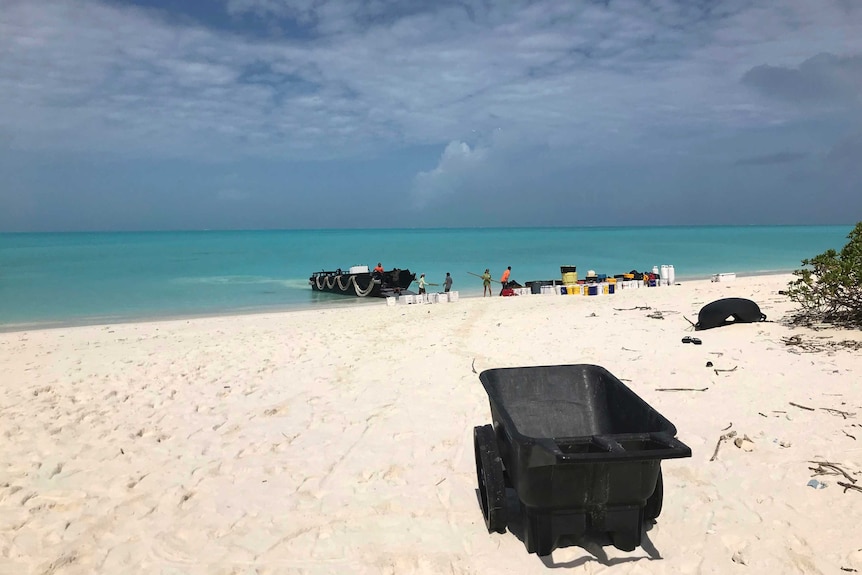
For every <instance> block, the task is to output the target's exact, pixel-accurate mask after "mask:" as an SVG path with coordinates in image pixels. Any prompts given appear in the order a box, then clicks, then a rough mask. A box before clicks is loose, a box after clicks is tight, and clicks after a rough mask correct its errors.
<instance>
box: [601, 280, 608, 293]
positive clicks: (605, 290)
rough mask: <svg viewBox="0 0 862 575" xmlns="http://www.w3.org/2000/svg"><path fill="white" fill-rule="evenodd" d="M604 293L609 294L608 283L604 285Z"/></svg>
mask: <svg viewBox="0 0 862 575" xmlns="http://www.w3.org/2000/svg"><path fill="white" fill-rule="evenodd" d="M602 293H603V294H605V295H607V294H608V284H606V283H603V284H602Z"/></svg>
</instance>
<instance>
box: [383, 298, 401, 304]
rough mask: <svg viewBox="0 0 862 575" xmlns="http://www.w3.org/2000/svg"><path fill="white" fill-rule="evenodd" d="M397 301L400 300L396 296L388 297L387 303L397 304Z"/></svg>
mask: <svg viewBox="0 0 862 575" xmlns="http://www.w3.org/2000/svg"><path fill="white" fill-rule="evenodd" d="M396 303H398V300H397V299H396V298H394V297H388V298H386V305H395V304H396Z"/></svg>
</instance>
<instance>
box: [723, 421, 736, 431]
mask: <svg viewBox="0 0 862 575" xmlns="http://www.w3.org/2000/svg"><path fill="white" fill-rule="evenodd" d="M731 427H733V422H732V421H731V422H730V423H728V424H727V427H725V428H724V429H722V431H727V430H728V429H730V428H731Z"/></svg>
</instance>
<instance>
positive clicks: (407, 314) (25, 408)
mask: <svg viewBox="0 0 862 575" xmlns="http://www.w3.org/2000/svg"><path fill="white" fill-rule="evenodd" d="M789 279H790V276H787V275H783V276H782V275H776V276H761V277H748V278H739V279H737V280H736V281H735V282H729V283H726V284H725V283H710V282H708V281H698V282H685V283H684V284H682V285H679V286H673V287H668V288H658V289H640V290H625V291H622V292H620V293H618V294H616V295H614V296H605V297H577V296H566V297H563V296H538V295H537V296H528V297H512V298H500V297H494V298H485V299H482V298H468V299H461V301H458V302H454V303H449V304H436V305H412V306H406V305H399V306H395V307H389V306H387V305H385V303H384V302H383V301H381V303H380V305H375V306H370V305H369V306H357V307H355V308H352V309H324V310H303V311H296V312H289V313H272V314H262V315H246V316H237V317H213V318H199V319H193V320H174V321H162V322H147V323H133V324H118V325H108V326H86V327H70V328H61V329H47V330H40V331H26V332H23V331H21V332H11V333H2V334H0V374H2V376H0V379H2V385H0V439H2V442H0V573H2V574H4V575H5V574H15V575H23V574H31V573H32V574H40V575H41V574H55V573H56V574H73V573H74V574H91V573H112V574H113V573H118V574H119V573H124V574H125V573H148V574H154V573H160V574H169V573H170V574H180V573H189V574H225V575H227V574H253V573H254V574H275V573H308V574H319V573H360V574H366V573H367V574H378V573H382V574H405V573H422V574H438V573H456V574H462V573H464V574H466V573H470V574H486V573H512V574H516V573H517V574H523V573H546V572H547V570H548V567H549V566H554V567H578V568H579V569H578V572H585V573H603V572H613V573H729V572H745V571H746V569H747V572H750V573H839V572H852V571H848V570H851V569H855V570H858V571H859V572H860V573H862V536H860V535H859V534H858V532H857V530H858V525H859V521H860V520H862V492H859V491H855V490H852V489H850V490H845V489H844V488H843V487H842V486H840V485H839V484H838V483H839V481H840V482H844V483H850V484H851V485H852V484H853V482H856V485H862V389H860V387H859V385H858V382H859V380H860V376H862V361H860V356H862V352H860V351H858V350H853V349H847V348H843V347H836V346H833V345H831V344H833V343H834V342H839V341H843V340H854V341H859V340H862V334H860V333H859V332H853V331H842V330H834V329H825V330H818V331H813V330H810V329H801V328H799V329H792V328H790V327H787V326H786V325H784V324H782V323H780V322H779V321H778V320H780V319H781V318H782V317H784V316H785V314H786V312H787V311H788V310H790V309H792V307H793V306H792V303H791V302H789V301H788V300H787V298H786V297H785V296H783V295H780V294H779V293H778V290H781V289H784V288H785V286H786V284H787V281H788V280H789ZM732 296H733V297H746V298H750V299H752V300H754V301H755V302H757V303H758V304H759V305H760V307H761V309H762V310H763V311H764V313H766V314H767V316H768V319H769V320H775V321H770V322H765V323H757V324H744V325H733V326H727V327H723V328H719V329H714V330H707V331H701V332H698V333H697V337H699V338H700V339H701V340H702V341H703V345H700V346H695V345H691V344H683V343H681V338H682V337H684V336H686V335H695V334H694V333H693V331H692V330H691V329H690V327H689V324H688V323H687V321H686V320H685V319H684V317H683V316H685V317H687V318H689V319H691V320H692V321H696V317H697V312H698V310H699V309H700V308H701V307H702V306H703V305H705V304H706V303H709V302H710V301H713V300H715V299H718V298H721V297H732ZM637 306H649V307H650V308H652V309H651V310H649V311H647V310H643V309H631V308H635V307H637ZM652 311H661V312H662V314H663V316H664V319H654V318H651V317H648V314H649V313H651V312H652ZM790 336H800V337H801V340H799V341H801V342H803V343H806V344H810V345H811V346H815V345H816V346H817V347H818V349H810V348H804V347H803V346H800V345H787V344H786V343H785V338H787V337H790ZM708 361H711V362H712V363H713V364H714V367H713V368H707V367H705V365H706V362H708ZM568 363H593V364H598V365H601V366H604V367H606V368H607V369H608V370H610V371H611V372H612V373H613V374H614V375H616V376H617V377H619V378H621V379H624V380H626V382H627V385H629V386H630V387H631V388H632V389H633V390H634V391H635V392H636V393H637V394H638V395H640V396H641V397H642V398H643V399H644V400H646V401H647V402H648V403H649V404H650V405H652V406H653V407H655V408H656V409H657V410H658V411H659V412H661V413H662V414H663V415H664V416H665V417H667V418H668V419H669V420H670V421H672V422H673V423H674V424H675V425H676V427H677V429H678V432H679V435H678V437H679V438H680V439H681V440H682V441H683V442H685V443H686V444H687V445H689V446H690V447H691V448H692V451H693V456H692V457H691V458H689V459H677V460H669V461H665V462H663V463H662V470H663V474H664V490H665V491H664V493H665V496H664V509H663V512H662V514H661V516H660V517H659V518H658V520H657V523H656V524H655V525H653V526H651V528H650V529H649V530H648V531H647V532H646V533H645V535H644V539H643V541H644V544H643V546H642V547H639V548H638V549H636V550H635V551H633V552H631V553H625V552H622V551H619V550H617V549H615V548H614V547H612V546H604V547H601V546H599V545H598V544H597V543H596V542H595V541H590V540H587V541H585V542H582V543H581V544H580V545H571V546H567V547H563V548H559V549H557V550H556V551H554V553H553V554H552V556H550V557H545V558H539V557H537V556H536V555H531V554H528V553H527V552H526V550H525V548H524V544H523V542H522V541H521V540H520V539H519V538H518V537H516V536H515V535H513V534H512V533H511V532H507V533H505V534H497V533H494V534H489V533H488V532H487V530H486V528H485V525H484V523H483V520H482V515H481V511H480V507H479V504H478V501H477V495H476V471H475V465H474V456H473V441H472V431H473V427H474V426H476V425H482V424H486V423H490V411H489V407H488V400H487V396H486V394H485V391H484V389H483V388H482V386H481V384H480V383H479V380H478V375H477V374H476V373H475V372H474V367H475V371H476V372H480V371H482V370H484V369H489V368H495V367H510V366H529V365H549V364H568ZM717 370H719V371H717ZM720 370H731V371H720ZM661 388H694V389H697V390H701V391H675V392H667V391H659V389H661ZM791 403H793V404H796V405H791ZM830 410H831V411H830ZM728 429H729V430H733V431H736V432H737V433H738V437H743V436H747V437H748V438H750V440H751V441H750V442H744V443H743V444H742V447H737V446H736V445H734V444H733V442H727V443H724V444H723V445H722V446H721V448H720V450H719V452H718V455H717V457H716V459H715V460H714V461H710V458H711V457H712V456H713V452H714V450H715V446H716V442H717V440H718V438H719V437H720V436H721V435H722V434H723V433H726V432H727V430H728ZM812 461H822V462H831V463H837V464H839V466H840V468H841V469H843V470H845V471H846V472H847V474H848V476H849V477H844V476H842V475H820V476H817V477H814V479H817V480H818V481H820V482H822V483H823V484H825V488H822V489H816V488H813V487H810V486H808V485H807V484H808V482H809V481H810V480H811V479H812V475H813V472H812V471H811V470H810V469H809V468H811V467H815V468H816V467H817V466H816V465H815V464H813V463H811V462H812ZM842 568H843V569H844V571H841V569H842Z"/></svg>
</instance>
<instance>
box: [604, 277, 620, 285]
mask: <svg viewBox="0 0 862 575" xmlns="http://www.w3.org/2000/svg"><path fill="white" fill-rule="evenodd" d="M605 281H606V282H608V283H609V284H615V283H617V278H608V279H606V280H605Z"/></svg>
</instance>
